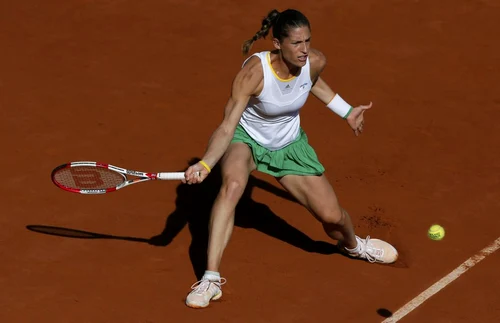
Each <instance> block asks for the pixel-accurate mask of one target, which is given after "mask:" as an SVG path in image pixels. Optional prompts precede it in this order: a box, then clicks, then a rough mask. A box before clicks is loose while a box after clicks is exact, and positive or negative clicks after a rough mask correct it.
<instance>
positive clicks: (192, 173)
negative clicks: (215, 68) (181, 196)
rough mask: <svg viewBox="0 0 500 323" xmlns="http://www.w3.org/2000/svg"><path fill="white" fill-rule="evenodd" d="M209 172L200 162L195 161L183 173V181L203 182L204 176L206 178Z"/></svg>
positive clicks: (191, 182) (190, 182) (189, 182)
mask: <svg viewBox="0 0 500 323" xmlns="http://www.w3.org/2000/svg"><path fill="white" fill-rule="evenodd" d="M208 174H209V172H208V170H207V169H206V168H205V167H203V165H202V164H200V163H196V164H194V165H192V166H190V167H189V168H188V169H187V170H186V172H185V173H184V179H183V180H182V182H183V183H187V184H189V185H191V184H199V183H201V182H203V180H204V179H205V178H207V176H208Z"/></svg>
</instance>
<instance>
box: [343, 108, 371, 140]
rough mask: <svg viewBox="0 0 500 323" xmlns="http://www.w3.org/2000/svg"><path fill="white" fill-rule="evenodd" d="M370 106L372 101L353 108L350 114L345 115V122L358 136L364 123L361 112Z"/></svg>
mask: <svg viewBox="0 0 500 323" xmlns="http://www.w3.org/2000/svg"><path fill="white" fill-rule="evenodd" d="M371 107H372V102H370V104H369V105H360V106H358V107H356V108H353V109H352V111H351V114H349V116H348V117H347V124H349V126H350V127H351V129H352V130H353V131H354V134H355V135H356V136H359V135H360V134H361V133H362V132H363V126H364V125H365V120H364V117H363V114H364V113H365V111H366V110H368V109H370V108H371Z"/></svg>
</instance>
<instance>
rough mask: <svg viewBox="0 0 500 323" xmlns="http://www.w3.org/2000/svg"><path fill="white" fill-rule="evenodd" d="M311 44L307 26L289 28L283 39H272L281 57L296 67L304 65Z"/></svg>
mask: <svg viewBox="0 0 500 323" xmlns="http://www.w3.org/2000/svg"><path fill="white" fill-rule="evenodd" d="M310 44H311V31H310V30H309V27H298V28H291V29H289V30H288V37H286V38H284V39H283V41H281V42H280V41H279V40H278V39H274V46H275V47H276V48H277V49H280V50H281V53H282V55H283V58H284V59H285V60H286V61H287V62H289V63H291V64H292V65H295V66H297V67H302V66H304V65H306V62H307V57H308V55H309V48H310Z"/></svg>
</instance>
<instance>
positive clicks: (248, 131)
mask: <svg viewBox="0 0 500 323" xmlns="http://www.w3.org/2000/svg"><path fill="white" fill-rule="evenodd" d="M271 28H272V36H273V45H274V50H272V51H264V52H259V53H255V54H253V55H252V56H250V57H249V58H248V59H247V60H245V62H244V63H243V67H242V68H241V70H240V71H239V72H238V73H237V75H236V77H235V79H234V80H233V84H232V90H231V94H230V97H229V100H228V102H227V104H226V107H225V115H224V118H223V120H222V122H221V124H220V125H219V127H218V128H217V129H216V130H215V131H214V133H213V134H212V136H211V138H210V140H209V143H208V148H207V150H206V153H205V155H204V156H203V158H202V160H201V161H200V162H199V163H197V164H194V165H192V166H191V167H189V168H188V169H187V170H186V172H185V180H184V182H186V183H188V184H195V183H201V182H202V181H203V180H204V179H205V178H206V177H207V176H208V175H209V173H210V171H211V168H212V167H213V166H214V165H215V164H216V163H218V162H219V160H220V162H221V164H220V165H221V169H222V186H221V189H220V191H219V194H218V196H217V198H216V200H215V203H214V205H213V208H212V212H211V220H210V224H209V232H210V234H209V243H208V263H207V268H206V271H205V274H204V276H203V278H202V279H201V280H200V281H198V282H196V283H195V284H193V286H192V287H191V289H192V291H191V292H190V293H189V294H188V295H187V298H186V305H187V306H189V307H193V308H204V307H207V306H208V305H209V302H210V301H211V300H217V299H219V298H220V297H221V296H222V290H221V285H222V284H224V283H225V279H224V278H221V276H220V274H219V265H220V262H221V258H222V254H223V252H224V249H225V247H226V245H227V243H228V241H229V238H230V236H231V233H232V231H233V226H234V216H235V208H236V205H237V203H238V201H239V200H240V198H241V196H242V194H243V192H244V189H245V186H246V184H247V181H248V177H249V174H250V173H251V172H252V171H254V170H258V171H261V172H264V173H267V174H270V175H272V176H274V177H275V178H277V180H278V181H279V182H280V184H281V185H282V186H283V187H284V188H285V189H286V190H287V191H288V192H290V194H292V195H293V196H294V197H295V198H296V199H297V200H298V201H299V202H300V203H301V204H302V205H304V206H305V207H306V208H307V209H308V210H309V211H310V212H311V213H312V214H313V215H314V216H315V217H316V219H318V220H319V221H320V222H321V223H322V224H323V228H324V230H325V232H326V234H327V235H328V236H329V237H330V238H332V239H334V240H336V241H338V246H339V249H340V250H341V251H342V252H344V253H345V254H347V255H348V256H350V257H353V258H361V259H366V260H367V261H369V262H378V263H392V262H394V261H396V259H397V257H398V253H397V251H396V249H395V248H394V247H393V246H391V245H390V244H389V243H387V242H385V241H382V240H379V239H370V237H369V236H368V237H366V238H365V239H362V238H360V237H358V236H356V235H355V233H354V228H353V225H352V222H351V219H350V217H349V214H348V213H347V212H346V211H345V210H344V209H343V208H342V207H341V206H340V205H339V202H338V200H337V197H336V195H335V192H334V190H333V188H332V186H331V185H330V183H329V182H328V179H327V178H326V177H325V175H324V174H323V173H324V171H325V169H324V167H323V165H322V164H321V163H320V162H319V160H318V157H317V155H316V153H315V151H314V149H313V148H312V147H311V146H310V145H309V143H308V139H307V136H306V134H305V133H304V131H303V130H302V128H301V126H300V117H299V110H300V109H301V108H302V106H303V105H304V104H305V103H306V100H307V98H308V95H309V92H311V93H312V94H313V95H314V96H315V97H317V98H318V99H319V100H320V101H322V102H323V103H324V104H325V105H326V106H327V107H328V108H329V109H331V110H332V111H333V112H335V113H336V114H337V115H339V116H340V117H342V118H344V119H345V120H346V122H347V123H348V125H349V126H350V127H351V128H352V130H353V131H354V134H355V135H356V136H357V135H359V134H361V133H362V132H363V124H364V118H363V114H364V112H365V111H367V110H368V109H370V108H371V106H372V104H371V103H370V104H369V105H361V106H358V107H351V105H349V104H348V103H347V102H346V101H344V100H343V99H342V98H341V97H340V96H339V94H337V93H334V92H333V91H332V89H330V87H329V86H328V85H327V84H326V83H325V81H324V80H322V79H321V78H320V74H321V72H322V71H323V69H324V68H325V65H326V59H325V56H323V54H322V53H321V52H319V51H318V50H315V49H313V48H311V47H310V43H311V28H310V24H309V21H308V19H307V18H306V17H305V16H304V15H303V14H302V13H300V12H299V11H296V10H292V9H288V10H285V11H283V12H278V11H277V10H272V11H271V12H270V13H269V14H268V15H267V17H266V18H264V20H263V21H262V27H261V29H260V30H259V31H258V32H257V33H256V34H255V35H254V36H253V38H251V39H250V40H248V41H246V42H245V43H244V44H243V53H244V54H247V53H248V51H249V50H250V48H251V46H252V44H253V42H255V41H256V40H258V39H260V38H264V37H265V36H267V34H268V33H269V31H270V29H271ZM197 172H199V173H197Z"/></svg>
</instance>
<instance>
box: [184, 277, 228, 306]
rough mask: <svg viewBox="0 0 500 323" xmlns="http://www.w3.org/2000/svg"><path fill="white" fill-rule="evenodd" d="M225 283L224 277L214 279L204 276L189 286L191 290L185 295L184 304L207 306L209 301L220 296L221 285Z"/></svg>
mask: <svg viewBox="0 0 500 323" xmlns="http://www.w3.org/2000/svg"><path fill="white" fill-rule="evenodd" d="M225 283H226V279H225V278H221V279H220V280H219V281H216V280H209V279H208V278H206V277H205V276H204V277H203V278H202V279H201V280H199V281H197V282H196V283H194V284H193V285H192V286H191V289H192V291H191V292H190V293H189V294H188V296H187V297H186V305H187V306H189V307H191V308H205V307H207V306H208V304H209V303H210V301H212V300H213V301H216V300H218V299H219V298H221V297H222V289H221V286H222V285H224V284H225Z"/></svg>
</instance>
